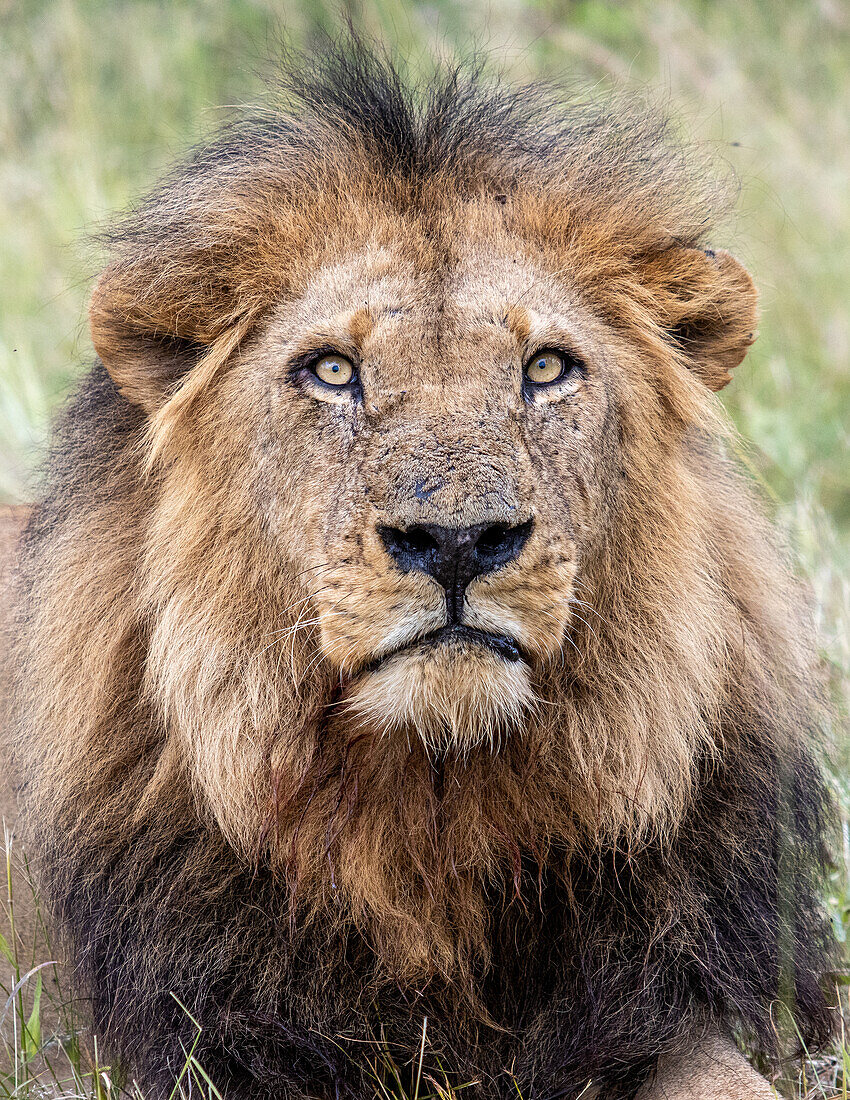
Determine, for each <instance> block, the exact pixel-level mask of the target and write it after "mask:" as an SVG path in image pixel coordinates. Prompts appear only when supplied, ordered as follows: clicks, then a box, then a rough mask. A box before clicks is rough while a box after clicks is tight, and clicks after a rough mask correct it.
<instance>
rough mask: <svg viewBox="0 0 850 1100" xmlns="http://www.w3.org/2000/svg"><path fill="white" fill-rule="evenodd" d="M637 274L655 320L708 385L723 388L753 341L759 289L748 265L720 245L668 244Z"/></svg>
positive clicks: (713, 387) (714, 388) (713, 388)
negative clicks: (710, 247) (705, 247)
mask: <svg viewBox="0 0 850 1100" xmlns="http://www.w3.org/2000/svg"><path fill="white" fill-rule="evenodd" d="M642 276H643V280H644V286H645V287H646V289H647V291H648V292H649V295H650V297H651V299H652V300H653V301H654V308H655V311H656V315H657V320H658V323H659V324H660V325H661V326H662V327H663V328H664V329H665V330H666V331H667V333H668V334H669V336H670V337H671V338H672V339H673V340H674V341H675V343H676V344H677V345H678V346H679V347H680V348H681V350H682V352H683V353H684V354H685V356H686V357H687V359H688V360H689V363H690V366H691V369H692V370H693V371H694V373H695V374H697V375H698V376H699V377H700V378H701V379H702V381H703V382H704V383H705V384H706V385H707V386H708V387H709V389H712V390H722V389H723V387H724V386H725V385H727V384H728V383H729V382H731V381H732V374H731V372H732V370H733V369H734V368H735V367H737V366H738V364H739V363H740V362H741V361H742V360H743V358H744V356H745V355H746V354H747V349H748V348H749V347H750V345H751V344H752V343H753V341H754V340H755V335H756V334H755V327H756V317H757V310H756V302H757V298H758V293H757V291H756V288H755V284H754V283H753V280H752V279H751V277H750V274H749V272H748V271H747V269H746V268H745V267H744V266H743V265H742V264H740V263H739V262H738V261H737V260H736V259H735V257H734V256H732V255H730V253H728V252H726V251H725V250H723V249H720V250H718V251H717V252H712V251H708V252H703V251H702V250H701V249H697V248H672V249H669V250H668V251H665V252H662V253H658V254H656V255H655V256H653V257H652V259H651V260H649V261H648V262H647V263H646V264H645V266H644V267H643V270H642Z"/></svg>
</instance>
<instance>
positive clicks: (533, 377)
mask: <svg viewBox="0 0 850 1100" xmlns="http://www.w3.org/2000/svg"><path fill="white" fill-rule="evenodd" d="M577 368H578V363H577V362H576V360H575V359H572V358H571V357H567V356H566V355H563V354H562V353H561V352H559V351H551V350H544V351H539V352H538V353H537V354H536V355H532V357H531V358H530V359H529V360H528V362H527V363H526V364H525V380H526V381H527V382H530V383H531V384H532V385H534V386H549V385H551V384H552V383H553V382H560V381H561V380H562V379H563V378H567V377H569V375H570V374H571V373H572V372H573V371H574V370H576V369H577Z"/></svg>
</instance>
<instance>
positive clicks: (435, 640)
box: [363, 624, 522, 672]
mask: <svg viewBox="0 0 850 1100" xmlns="http://www.w3.org/2000/svg"><path fill="white" fill-rule="evenodd" d="M453 641H457V642H464V641H465V642H469V643H471V644H472V645H479V646H484V647H485V648H486V649H490V650H492V651H493V652H494V653H496V654H497V655H498V656H499V657H501V658H502V660H504V661H510V662H515V661H520V660H522V652H521V651H520V648H519V646H518V645H517V642H516V640H515V639H514V638H510V637H508V635H507V634H493V633H491V632H490V631H489V630H479V629H478V628H477V627H473V626H463V625H462V624H455V625H453V626H441V627H440V628H439V630H432V631H431V633H430V634H423V635H422V636H421V637H419V638H415V639H414V640H413V641H412V642H409V643H408V644H407V645H404V646H400V647H399V648H398V649H394V650H392V651H391V652H390V653H384V654H383V655H382V656H381V657H379V658H378V659H377V660H375V661H372V662H371V663H370V664H369V665H367V667H366V668H365V669H364V670H363V671H364V672H370V671H372V670H373V669H376V668H377V667H378V666H379V665H381V664H383V662H384V661H387V660H389V658H390V657H395V656H397V655H398V654H399V653H404V652H405V651H406V650H410V649H420V648H422V647H423V646H437V645H440V644H442V643H445V642H453Z"/></svg>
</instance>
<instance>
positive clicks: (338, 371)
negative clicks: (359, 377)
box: [311, 355, 354, 386]
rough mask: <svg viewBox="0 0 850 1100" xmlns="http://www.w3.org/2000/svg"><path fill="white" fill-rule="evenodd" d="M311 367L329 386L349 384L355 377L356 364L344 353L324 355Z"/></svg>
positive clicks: (320, 379)
mask: <svg viewBox="0 0 850 1100" xmlns="http://www.w3.org/2000/svg"><path fill="white" fill-rule="evenodd" d="M311 369H312V371H313V374H315V376H316V377H317V378H318V379H319V381H320V382H324V383H325V385H327V386H347V385H348V384H349V382H351V381H352V380H353V378H354V364H353V363H351V362H350V361H349V360H348V359H346V358H345V356H344V355H323V356H322V358H321V359H319V360H318V362H316V363H314V364H313V366H312V368H311Z"/></svg>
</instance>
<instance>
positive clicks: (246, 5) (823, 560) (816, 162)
mask: <svg viewBox="0 0 850 1100" xmlns="http://www.w3.org/2000/svg"><path fill="white" fill-rule="evenodd" d="M341 11H347V12H348V13H349V15H350V17H351V18H352V20H353V22H354V23H355V25H357V26H359V27H361V28H363V29H364V30H366V31H368V32H371V33H374V34H377V35H379V36H381V37H383V38H385V39H387V40H388V41H390V42H391V43H394V44H395V45H396V47H397V48H398V50H399V51H400V53H401V54H402V55H403V56H405V57H409V58H410V59H411V61H412V64H413V65H414V66H416V65H417V64H420V63H422V62H423V61H424V60H425V59H427V57H428V56H429V55H432V54H435V53H437V54H445V53H451V52H452V51H454V50H456V49H458V48H459V49H461V50H463V51H465V50H467V49H468V48H469V47H470V46H471V44H472V43H477V44H478V45H479V46H481V47H483V48H485V49H489V50H492V51H493V54H494V58H495V60H496V61H497V62H499V63H501V64H504V65H505V66H506V67H507V69H508V71H509V72H510V73H511V74H512V75H514V76H516V77H518V78H524V77H530V76H540V75H542V76H549V77H554V78H556V79H559V80H567V81H570V82H572V81H575V82H577V83H578V84H579V85H580V86H583V87H585V88H587V87H589V88H591V89H597V90H604V89H605V88H607V87H615V88H617V89H621V90H622V89H634V90H635V91H637V92H639V93H643V92H644V91H645V90H646V89H650V90H652V91H653V93H657V92H660V93H661V96H662V98H663V99H664V100H665V101H666V102H668V103H669V105H670V106H671V108H672V109H673V111H674V113H676V114H677V115H678V116H680V117H681V118H682V119H683V120H684V122H683V125H685V126H686V127H687V130H688V132H689V133H690V134H691V136H693V137H695V138H697V139H698V140H701V141H705V142H708V143H711V144H712V145H713V146H714V148H715V149H716V151H717V155H718V156H719V157H720V158H722V159H725V160H727V161H728V162H730V163H731V164H732V166H733V167H734V168H735V169H736V171H737V172H738V174H739V176H740V178H741V180H742V191H741V197H740V204H739V211H738V214H737V217H736V220H735V222H734V223H733V224H730V225H729V226H728V227H726V228H725V229H724V232H723V236H722V238H721V239H718V240H717V241H716V242H715V243H716V244H717V245H718V246H727V247H730V248H732V249H733V250H734V251H735V252H736V253H737V254H738V255H739V256H740V257H741V259H742V260H743V261H744V262H745V263H746V264H747V265H748V267H749V268H750V269H751V271H752V272H753V274H754V276H755V278H756V281H757V283H758V285H759V287H760V288H761V293H762V322H761V336H760V338H759V340H758V342H757V344H756V345H755V347H754V349H753V350H752V352H751V353H750V355H749V356H748V358H747V359H746V361H745V363H744V365H743V366H742V367H740V368H739V370H738V371H737V372H736V376H735V381H734V383H733V384H732V385H731V386H730V387H729V388H728V389H727V390H726V391H724V395H723V400H724V402H725V404H726V405H727V407H728V409H729V411H730V413H731V415H732V416H733V418H734V420H735V422H736V424H737V425H738V427H739V428H740V431H741V435H742V437H743V439H744V440H746V441H747V442H746V444H745V445H743V446H742V456H743V458H744V461H745V462H746V463H747V464H748V465H749V466H750V468H751V470H752V471H753V473H754V475H755V476H756V477H757V478H758V479H759V480H760V481H761V483H762V485H763V487H764V490H765V492H766V493H767V494H768V496H769V498H770V501H771V505H772V507H773V509H774V511H775V515H776V518H777V520H778V522H779V524H780V525H781V527H782V528H783V529H784V530H785V532H786V533H787V535H788V538H789V540H790V541H791V543H792V545H793V546H794V548H795V550H796V552H797V555H798V559H799V562H800V568H801V570H802V571H803V573H804V574H805V575H806V577H807V578H808V580H809V581H810V583H811V586H812V589H813V593H814V599H815V602H816V607H817V613H818V619H819V626H820V631H821V638H822V643H823V648H824V655H825V657H826V659H827V661H828V665H829V668H830V671H831V678H832V689H833V691H834V694H835V698H836V701H837V702H838V706H839V724H838V728H837V729H836V730H835V731H833V737H832V750H831V751H832V774H833V777H834V780H835V786H836V790H837V793H838V796H839V802H840V804H841V806H842V807H843V811H842V816H843V823H842V824H843V838H844V846H843V850H844V863H843V866H842V865H840V864H839V866H838V867H836V870H835V873H834V876H833V882H832V890H831V896H830V898H829V901H830V905H831V909H832V912H833V914H834V918H835V925H836V930H837V932H838V934H839V936H841V937H842V938H843V937H844V936H845V935H846V927H847V926H850V891H848V885H847V884H848V881H850V828H848V824H847V822H848V812H847V810H848V807H850V745H848V739H847V737H846V736H845V735H843V734H842V733H841V730H842V729H844V728H845V727H844V721H843V720H844V719H845V718H846V716H847V712H848V701H850V625H848V624H850V474H848V467H849V466H850V460H848V442H850V313H849V312H848V301H850V5H848V3H847V0H785V2H783V0H715V2H709V0H678V2H673V0H622V2H620V3H606V2H604V0H370V2H369V4H368V5H367V6H362V7H361V6H359V5H349V6H348V7H347V8H341V7H339V6H338V5H336V4H331V3H327V2H326V0H298V2H296V0H283V2H273V0H170V2H164V0H163V2H153V0H147V2H127V0H73V2H72V0H0V500H6V501H25V500H27V499H28V498H29V497H30V495H31V494H32V492H33V485H34V477H35V475H34V471H35V469H36V467H37V461H38V457H39V455H40V453H41V451H42V447H43V443H44V440H45V434H46V428H47V424H48V420H49V416H50V413H51V410H52V409H53V407H54V406H55V404H56V402H57V401H58V400H60V399H61V397H62V396H63V395H64V394H65V393H66V392H67V390H68V388H69V386H70V385H71V383H72V380H73V378H74V376H75V375H76V374H77V373H78V372H80V371H81V370H83V369H84V368H85V365H86V364H87V362H88V361H89V360H90V358H91V355H92V351H91V347H90V344H89V339H88V333H87V329H86V323H85V304H86V299H87V294H88V289H89V286H90V279H91V277H92V276H93V275H94V274H95V273H96V270H97V259H96V257H95V256H93V255H92V252H91V249H90V248H89V247H88V246H87V245H86V243H85V242H86V234H87V233H89V232H90V231H91V230H92V229H93V228H96V227H97V225H98V223H100V222H102V221H103V220H104V219H105V218H107V217H108V216H109V215H110V213H112V212H114V211H116V210H120V209H122V208H123V207H125V206H126V205H127V204H128V203H129V202H130V201H131V199H132V198H133V196H134V195H137V194H138V193H139V192H140V191H143V190H144V189H146V188H147V187H148V186H149V185H150V184H151V183H152V182H153V181H154V180H155V179H156V178H157V176H158V174H159V173H160V171H161V170H162V169H163V168H164V167H165V166H166V165H167V164H168V163H169V162H171V161H172V160H173V159H175V158H176V157H178V156H180V155H181V154H182V153H183V152H184V151H185V149H186V148H187V147H188V146H189V145H190V144H192V143H193V142H195V141H197V140H199V139H200V138H202V137H203V136H204V135H205V134H207V133H208V132H209V131H211V130H212V129H214V128H215V127H216V126H217V125H218V124H219V123H220V122H221V121H222V120H223V119H224V118H226V117H227V116H228V114H229V113H230V111H231V110H232V108H233V105H238V104H245V103H250V102H252V101H253V100H255V99H256V98H257V97H258V96H259V95H260V94H261V93H262V90H263V86H264V83H265V81H266V80H267V79H268V78H269V75H270V73H271V69H270V66H269V63H268V58H269V57H270V56H271V55H273V53H274V50H275V44H276V42H277V41H278V40H279V39H280V37H281V36H283V37H287V38H290V39H291V40H293V41H295V42H296V43H298V42H306V41H309V40H310V39H311V37H313V36H315V35H316V34H317V33H318V32H319V31H320V30H321V29H330V30H333V29H334V27H337V26H338V25H339V21H340V12H341ZM839 848H840V845H839ZM844 1087H845V1090H846V1085H845V1086H844ZM818 1095H820V1093H818ZM824 1095H825V1094H824ZM844 1095H845V1096H846V1095H847V1093H846V1091H845V1092H844Z"/></svg>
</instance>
